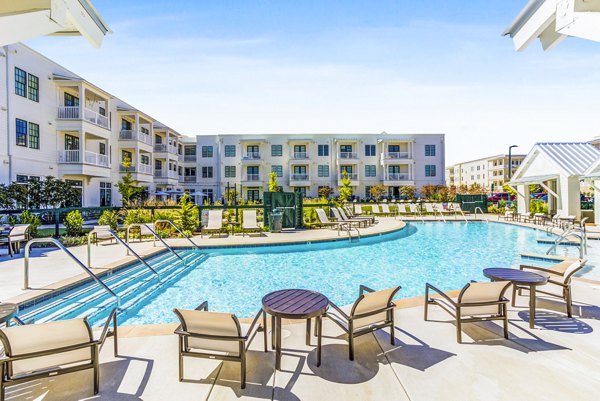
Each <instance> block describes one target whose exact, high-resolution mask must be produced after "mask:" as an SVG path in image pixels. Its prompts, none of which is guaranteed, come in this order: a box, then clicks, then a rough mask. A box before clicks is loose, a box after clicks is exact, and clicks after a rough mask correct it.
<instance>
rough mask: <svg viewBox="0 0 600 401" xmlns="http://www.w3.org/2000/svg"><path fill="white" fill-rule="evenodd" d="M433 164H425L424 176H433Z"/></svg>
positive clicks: (434, 174)
mask: <svg viewBox="0 0 600 401" xmlns="http://www.w3.org/2000/svg"><path fill="white" fill-rule="evenodd" d="M435 176H436V173H435V164H427V165H425V177H435Z"/></svg>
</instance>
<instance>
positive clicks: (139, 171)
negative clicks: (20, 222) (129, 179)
mask: <svg viewBox="0 0 600 401" xmlns="http://www.w3.org/2000/svg"><path fill="white" fill-rule="evenodd" d="M0 90H1V93H2V96H1V98H0V138H2V139H1V140H0V165H1V166H2V168H0V183H1V184H9V183H10V182H14V181H17V182H25V181H27V180H28V179H31V178H33V179H36V178H42V177H45V176H48V175H50V176H54V177H58V178H63V179H65V180H68V181H69V182H70V183H71V184H72V185H74V186H76V187H77V188H79V189H80V192H81V205H83V206H99V205H100V206H108V205H118V204H120V199H119V193H118V192H117V190H116V188H115V185H116V183H117V182H118V181H119V179H120V177H121V175H122V174H123V173H124V171H123V168H122V166H121V161H122V160H123V159H124V158H125V157H127V158H129V159H130V160H131V161H132V171H133V177H134V179H135V180H137V181H138V183H139V185H142V186H145V187H147V188H148V192H150V193H152V192H154V191H155V190H156V188H157V187H158V188H159V189H173V188H181V186H180V185H179V175H180V172H181V173H182V170H181V168H180V162H179V155H178V151H179V149H180V147H179V141H180V138H181V135H180V134H178V133H177V132H176V131H174V130H173V129H171V128H169V127H167V126H165V125H164V124H161V123H160V122H158V121H156V120H155V119H153V118H152V117H150V116H148V115H146V114H145V113H143V112H141V111H139V110H137V109H135V108H134V107H132V106H130V105H128V104H127V103H125V102H124V101H122V100H121V99H119V98H116V97H115V96H113V95H111V94H109V93H107V92H106V91H104V90H102V89H101V88H98V87H97V86H95V85H94V84H92V83H90V82H88V81H86V80H84V79H83V78H82V77H80V76H78V75H77V74H74V73H73V72H71V71H69V70H67V69H66V68H64V67H62V66H60V65H58V64H57V63H55V62H53V61H51V60H49V59H47V58H46V57H44V56H43V55H41V54H39V53H37V52H35V51H34V50H32V49H30V48H29V47H27V46H25V45H22V44H14V45H8V46H3V47H1V48H0Z"/></svg>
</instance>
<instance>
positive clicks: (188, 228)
mask: <svg viewBox="0 0 600 401" xmlns="http://www.w3.org/2000/svg"><path fill="white" fill-rule="evenodd" d="M174 223H175V224H176V225H177V227H179V229H180V230H181V231H183V233H184V234H185V235H187V236H191V235H193V233H194V231H195V230H196V228H197V227H198V207H197V206H196V205H194V203H192V202H191V201H190V198H189V196H188V195H187V194H186V195H183V196H182V197H181V199H180V200H179V210H177V211H176V212H175V221H174Z"/></svg>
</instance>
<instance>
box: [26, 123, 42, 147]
mask: <svg viewBox="0 0 600 401" xmlns="http://www.w3.org/2000/svg"><path fill="white" fill-rule="evenodd" d="M29 147H30V148H31V149H39V148H40V126H39V125H38V124H35V123H29Z"/></svg>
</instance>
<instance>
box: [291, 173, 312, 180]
mask: <svg viewBox="0 0 600 401" xmlns="http://www.w3.org/2000/svg"><path fill="white" fill-rule="evenodd" d="M291 180H292V181H308V180H309V178H308V174H292V177H291Z"/></svg>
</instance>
